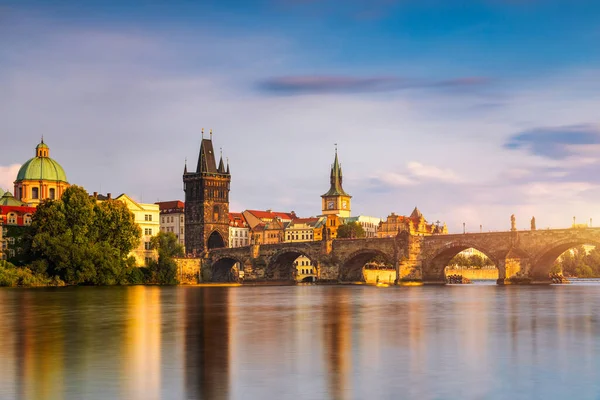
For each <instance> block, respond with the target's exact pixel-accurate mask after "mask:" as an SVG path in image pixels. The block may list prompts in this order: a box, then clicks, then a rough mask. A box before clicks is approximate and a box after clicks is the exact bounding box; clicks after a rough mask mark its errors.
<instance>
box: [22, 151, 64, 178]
mask: <svg viewBox="0 0 600 400" xmlns="http://www.w3.org/2000/svg"><path fill="white" fill-rule="evenodd" d="M24 180H36V181H37V180H44V181H57V182H65V183H66V182H68V181H67V174H65V170H64V169H63V167H61V166H60V164H59V163H57V162H56V161H55V160H53V159H52V158H50V157H33V158H31V159H29V160H27V161H26V162H25V164H23V165H22V166H21V169H19V173H18V174H17V179H16V181H17V182H20V181H24Z"/></svg>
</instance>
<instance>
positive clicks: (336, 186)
mask: <svg viewBox="0 0 600 400" xmlns="http://www.w3.org/2000/svg"><path fill="white" fill-rule="evenodd" d="M329 183H330V187H329V191H328V192H327V193H325V194H324V195H322V196H321V199H322V200H321V204H322V205H321V210H323V215H337V216H340V217H349V216H350V199H351V198H352V196H350V195H349V194H348V193H346V192H345V191H344V188H342V167H341V166H340V163H339V161H338V155H337V148H336V149H335V160H334V161H333V165H332V166H331V174H330V177H329Z"/></svg>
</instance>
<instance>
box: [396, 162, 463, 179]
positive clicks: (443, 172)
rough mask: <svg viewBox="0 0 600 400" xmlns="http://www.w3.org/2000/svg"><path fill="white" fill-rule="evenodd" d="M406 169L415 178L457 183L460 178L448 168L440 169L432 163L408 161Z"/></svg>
mask: <svg viewBox="0 0 600 400" xmlns="http://www.w3.org/2000/svg"><path fill="white" fill-rule="evenodd" d="M408 170H409V171H410V172H411V174H412V175H413V176H414V177H416V178H421V179H428V180H433V181H439V182H448V183H459V182H460V181H461V179H460V178H459V177H458V176H457V175H456V173H455V172H454V171H452V170H450V169H442V168H439V167H436V166H433V165H424V164H421V163H419V162H416V161H411V162H409V163H408Z"/></svg>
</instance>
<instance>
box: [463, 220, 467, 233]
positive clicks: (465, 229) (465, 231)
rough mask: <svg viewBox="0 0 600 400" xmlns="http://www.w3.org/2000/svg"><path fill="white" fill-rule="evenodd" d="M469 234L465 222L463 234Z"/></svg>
mask: <svg viewBox="0 0 600 400" xmlns="http://www.w3.org/2000/svg"><path fill="white" fill-rule="evenodd" d="M465 233H467V228H466V224H465V223H464V222H463V234H465Z"/></svg>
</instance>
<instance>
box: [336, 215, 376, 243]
mask: <svg viewBox="0 0 600 400" xmlns="http://www.w3.org/2000/svg"><path fill="white" fill-rule="evenodd" d="M351 222H356V223H358V224H360V226H362V228H363V229H364V231H365V237H366V238H375V237H377V229H379V223H380V222H381V218H377V217H368V216H366V215H359V216H356V217H349V218H344V223H345V224H348V223H351Z"/></svg>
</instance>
